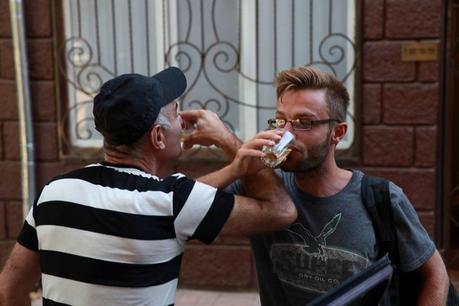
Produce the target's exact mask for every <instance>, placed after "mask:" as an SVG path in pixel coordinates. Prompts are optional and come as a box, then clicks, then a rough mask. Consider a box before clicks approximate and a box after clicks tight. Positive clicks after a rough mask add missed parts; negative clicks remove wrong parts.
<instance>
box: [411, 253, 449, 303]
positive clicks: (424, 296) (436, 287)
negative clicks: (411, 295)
mask: <svg viewBox="0 0 459 306" xmlns="http://www.w3.org/2000/svg"><path fill="white" fill-rule="evenodd" d="M419 272H420V277H421V278H422V286H421V290H420V292H419V296H418V301H417V304H418V305H445V304H446V300H447V297H448V289H449V278H448V273H447V272H446V268H445V265H444V263H443V259H442V258H441V255H440V253H438V251H435V253H434V254H433V255H432V257H431V258H430V259H429V260H428V261H427V262H426V263H425V264H424V265H423V266H421V268H420V269H419Z"/></svg>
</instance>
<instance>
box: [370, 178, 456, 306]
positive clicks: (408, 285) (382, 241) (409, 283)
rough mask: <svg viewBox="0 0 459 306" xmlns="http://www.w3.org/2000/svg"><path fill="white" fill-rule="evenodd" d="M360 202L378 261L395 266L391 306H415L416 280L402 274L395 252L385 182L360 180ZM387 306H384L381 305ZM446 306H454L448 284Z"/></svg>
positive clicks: (413, 274) (418, 284)
mask: <svg viewBox="0 0 459 306" xmlns="http://www.w3.org/2000/svg"><path fill="white" fill-rule="evenodd" d="M361 188H362V190H361V191H362V192H361V194H362V202H363V204H364V205H365V207H366V209H367V211H368V214H369V216H370V219H371V222H372V223H373V227H374V231H375V234H376V239H377V243H378V248H379V251H378V258H381V257H383V256H384V255H385V254H387V253H388V255H389V258H390V260H391V262H392V263H393V264H394V265H395V272H394V277H393V278H392V279H393V282H392V283H391V288H390V290H389V292H390V293H391V296H392V300H391V301H390V304H391V305H415V304H416V300H417V293H418V292H419V290H420V278H419V276H418V275H417V273H416V271H413V272H402V271H401V270H400V269H399V268H398V267H399V266H400V257H399V252H398V244H397V243H398V242H397V234H396V231H395V222H394V216H393V211H392V204H391V200H390V191H389V181H388V180H386V179H383V178H380V177H375V176H367V175H364V176H363V177H362V187H361ZM385 304H387V303H385ZM447 305H448V306H452V305H458V299H457V296H456V292H455V290H454V286H453V285H452V284H451V283H450V288H449V293H448V302H447Z"/></svg>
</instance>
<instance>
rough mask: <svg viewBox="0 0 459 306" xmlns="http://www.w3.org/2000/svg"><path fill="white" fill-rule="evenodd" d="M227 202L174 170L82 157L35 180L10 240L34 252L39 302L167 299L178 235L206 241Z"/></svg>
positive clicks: (181, 240)
mask: <svg viewBox="0 0 459 306" xmlns="http://www.w3.org/2000/svg"><path fill="white" fill-rule="evenodd" d="M233 204H234V197H233V195H231V194H228V193H225V192H223V191H220V190H217V189H215V188H213V187H211V186H208V185H205V184H202V183H199V182H196V181H193V180H190V179H187V178H186V177H185V176H184V175H182V174H174V175H172V176H169V177H167V178H164V179H160V178H158V177H155V176H152V175H150V174H148V173H146V172H144V171H142V170H139V169H136V168H132V167H120V166H115V165H110V164H107V163H102V164H95V165H89V166H87V167H85V168H81V169H78V170H75V171H72V172H70V173H67V174H64V175H61V176H58V177H56V178H55V179H53V180H52V181H51V182H49V183H48V184H47V185H46V186H45V187H44V188H43V190H42V191H41V194H40V195H39V196H38V197H37V199H36V201H35V203H34V206H33V208H32V210H31V211H30V213H29V214H28V216H27V218H26V221H25V223H24V227H23V229H22V232H21V233H20V235H19V238H18V242H19V243H20V244H22V245H23V246H25V247H27V248H29V249H32V250H36V251H38V252H39V253H40V260H41V272H42V285H43V304H44V305H56V303H57V305H61V304H69V305H161V306H164V305H171V304H174V301H175V291H176V288H177V280H178V275H179V268H180V263H181V259H182V254H183V251H184V247H185V242H186V241H187V240H189V239H199V240H201V241H203V242H205V243H210V242H212V241H213V240H214V238H215V237H216V235H217V234H218V233H219V231H220V230H221V228H222V227H223V225H224V223H225V222H226V220H227V218H228V216H229V214H230V213H231V210H232V207H233Z"/></svg>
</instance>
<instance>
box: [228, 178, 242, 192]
mask: <svg viewBox="0 0 459 306" xmlns="http://www.w3.org/2000/svg"><path fill="white" fill-rule="evenodd" d="M225 191H226V192H228V193H232V194H237V195H245V189H244V186H242V183H241V181H240V180H237V181H234V182H233V183H231V184H230V185H229V186H228V187H226V188H225Z"/></svg>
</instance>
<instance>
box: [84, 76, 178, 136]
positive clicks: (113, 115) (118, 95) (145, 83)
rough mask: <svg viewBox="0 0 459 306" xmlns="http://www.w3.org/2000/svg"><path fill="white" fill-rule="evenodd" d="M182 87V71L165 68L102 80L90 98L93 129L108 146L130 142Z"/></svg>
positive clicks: (154, 118)
mask: <svg viewBox="0 0 459 306" xmlns="http://www.w3.org/2000/svg"><path fill="white" fill-rule="evenodd" d="M185 89H186V78H185V75H184V74H183V72H182V70H180V69H179V68H177V67H169V68H167V69H164V70H163V71H160V72H158V73H157V74H155V75H153V76H151V77H149V76H144V75H140V74H136V73H129V74H123V75H120V76H117V77H115V78H114V79H111V80H109V81H107V82H106V83H104V84H103V85H102V87H101V89H100V92H99V93H98V94H97V95H96V97H95V98H94V108H93V114H94V121H95V124H96V130H98V131H99V132H100V133H102V135H104V138H105V140H106V141H107V142H108V143H110V144H112V145H129V144H133V143H134V142H135V141H136V140H138V139H139V138H140V137H141V136H142V135H144V134H145V133H146V132H147V131H148V130H149V129H150V127H151V125H152V124H153V123H154V122H155V120H156V118H157V117H158V114H159V111H160V109H161V107H163V106H165V105H167V104H169V103H171V102H173V101H174V100H175V99H177V98H178V97H180V96H181V95H182V94H183V92H184V91H185Z"/></svg>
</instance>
